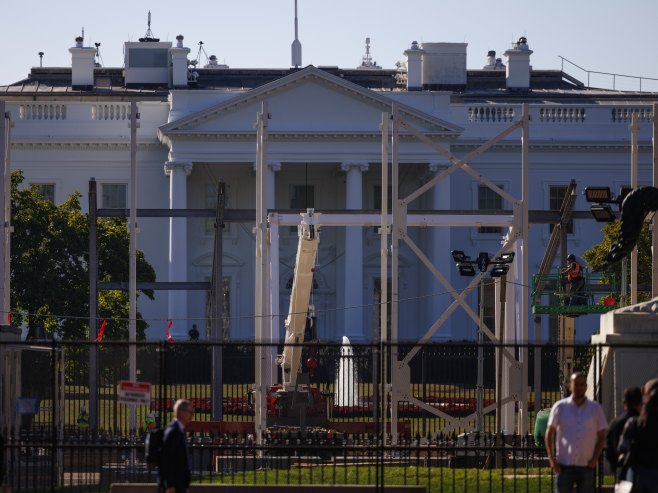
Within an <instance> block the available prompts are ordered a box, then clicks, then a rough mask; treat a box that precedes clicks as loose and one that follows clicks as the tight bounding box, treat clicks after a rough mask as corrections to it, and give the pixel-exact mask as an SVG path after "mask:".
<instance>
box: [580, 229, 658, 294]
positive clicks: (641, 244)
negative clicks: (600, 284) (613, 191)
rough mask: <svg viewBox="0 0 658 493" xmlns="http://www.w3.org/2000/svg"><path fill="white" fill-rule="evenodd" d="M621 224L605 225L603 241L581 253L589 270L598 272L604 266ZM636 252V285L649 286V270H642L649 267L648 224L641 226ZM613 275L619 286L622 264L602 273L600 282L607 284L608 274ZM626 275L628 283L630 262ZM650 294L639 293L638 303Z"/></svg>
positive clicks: (649, 242)
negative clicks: (644, 266)
mask: <svg viewBox="0 0 658 493" xmlns="http://www.w3.org/2000/svg"><path fill="white" fill-rule="evenodd" d="M620 227H621V223H620V222H619V221H614V222H611V223H607V224H606V225H605V226H604V227H603V229H601V231H602V232H603V233H604V235H605V236H604V237H603V240H602V241H601V243H599V244H598V245H594V246H593V247H592V248H590V249H589V250H587V251H586V252H585V253H583V258H584V259H585V260H586V261H587V263H588V264H589V266H590V268H591V269H592V270H594V271H598V270H600V269H601V267H602V266H603V264H604V259H605V256H606V254H607V253H608V250H609V249H610V248H611V247H612V246H613V245H614V243H615V241H616V239H617V236H618V235H619V229H620ZM637 251H638V260H637V263H638V266H639V267H638V269H637V278H638V281H637V282H638V284H649V285H650V284H651V269H644V268H642V266H643V265H651V228H650V225H649V224H648V223H645V224H644V225H643V226H642V233H641V234H640V238H639V240H638V242H637ZM611 273H614V275H615V278H616V280H617V286H621V279H622V277H621V275H622V262H618V263H617V264H615V265H614V266H613V267H612V269H611V270H608V271H606V272H604V274H607V276H606V275H604V276H603V277H602V280H603V281H604V282H609V281H610V278H611V276H610V275H609V274H611ZM626 275H627V279H628V282H630V279H631V266H630V262H627V266H626ZM650 295H651V293H645V292H639V293H638V301H646V300H648V299H649V298H650Z"/></svg>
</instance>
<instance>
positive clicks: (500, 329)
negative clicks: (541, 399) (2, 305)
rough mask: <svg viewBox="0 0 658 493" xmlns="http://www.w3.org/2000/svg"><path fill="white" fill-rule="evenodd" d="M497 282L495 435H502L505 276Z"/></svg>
mask: <svg viewBox="0 0 658 493" xmlns="http://www.w3.org/2000/svg"><path fill="white" fill-rule="evenodd" d="M499 279H500V280H499V282H498V300H499V301H500V304H499V307H500V308H499V312H498V326H497V327H496V329H497V331H496V337H497V338H498V346H497V347H496V433H499V434H501V435H502V433H503V419H502V418H503V415H502V412H503V405H502V400H503V348H504V346H503V341H504V333H505V302H506V300H507V275H506V274H505V275H502V276H500V278H499Z"/></svg>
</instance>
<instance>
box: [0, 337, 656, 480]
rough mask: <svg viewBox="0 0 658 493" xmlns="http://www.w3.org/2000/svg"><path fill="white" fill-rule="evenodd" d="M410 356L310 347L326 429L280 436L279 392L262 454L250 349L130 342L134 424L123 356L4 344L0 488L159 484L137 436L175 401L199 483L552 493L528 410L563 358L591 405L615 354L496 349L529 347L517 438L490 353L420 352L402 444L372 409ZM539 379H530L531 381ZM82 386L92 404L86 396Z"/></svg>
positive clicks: (65, 346) (104, 348) (399, 349)
mask: <svg viewBox="0 0 658 493" xmlns="http://www.w3.org/2000/svg"><path fill="white" fill-rule="evenodd" d="M280 349H281V348H276V350H274V348H273V350H272V351H271V352H270V353H268V354H271V355H274V354H276V353H277V352H278V351H279V350H280ZM411 349H412V346H408V345H399V346H394V347H391V346H387V347H382V346H380V345H354V346H351V347H350V348H349V351H345V347H341V346H340V345H336V344H309V345H307V346H305V347H304V351H303V357H302V360H303V365H302V371H303V372H304V373H305V374H306V377H305V381H306V380H307V381H308V382H309V386H310V387H312V388H314V389H317V392H315V393H313V396H315V397H316V398H320V397H318V396H321V398H322V399H323V400H324V401H323V404H322V406H315V407H314V408H313V410H311V411H308V412H309V413H312V412H316V411H317V409H321V410H322V411H321V412H322V423H323V424H322V425H317V424H315V423H310V422H309V424H308V425H307V426H304V425H303V424H302V423H300V426H297V425H296V424H294V423H293V425H290V423H289V422H288V423H287V424H286V426H278V425H277V423H276V421H277V420H276V415H277V413H279V412H280V407H279V406H278V404H277V401H276V399H275V395H274V394H268V399H267V400H268V424H271V426H270V427H268V430H267V432H266V433H265V434H264V435H263V440H262V442H261V443H257V440H256V439H255V437H254V405H253V399H252V398H251V391H252V390H253V387H254V381H255V372H254V368H255V365H254V361H255V352H256V346H255V345H254V344H253V343H227V344H223V345H214V346H213V345H209V344H205V343H203V342H198V343H176V344H168V343H164V342H161V343H138V344H137V345H136V369H137V380H138V381H141V382H149V383H151V384H152V389H151V400H150V404H149V405H137V406H136V407H135V418H134V425H135V426H134V427H132V426H131V418H130V408H129V406H128V405H125V404H122V403H121V398H120V392H119V386H120V382H121V381H123V380H127V379H128V375H129V361H128V359H129V346H128V345H127V344H125V343H112V342H109V343H104V344H89V343H82V342H55V341H50V342H45V343H43V344H34V343H33V344H31V345H27V344H22V343H2V345H1V346H0V350H1V351H2V354H3V355H4V357H5V365H4V367H3V368H4V374H3V375H2V378H3V391H2V410H3V418H2V423H1V426H2V428H1V432H0V435H1V437H0V444H2V447H1V450H2V455H1V457H0V459H1V461H0V463H1V464H2V466H3V467H2V470H1V471H0V484H1V481H2V479H1V477H2V476H4V482H5V483H6V484H7V485H9V486H10V487H11V488H12V489H13V490H14V491H107V490H108V486H109V484H111V483H113V482H154V481H155V480H156V472H155V471H153V470H151V469H149V468H148V467H147V466H146V463H145V460H144V437H145V434H146V432H147V430H148V429H150V428H153V427H157V426H162V425H164V424H165V423H166V422H168V421H169V420H171V419H172V417H173V409H172V408H173V403H174V402H175V400H176V399H178V398H186V399H189V400H191V401H192V402H193V403H194V406H195V423H193V425H194V426H191V427H190V429H191V430H192V432H191V433H189V446H190V452H191V457H192V469H193V473H194V482H198V483H209V482H210V483H214V482H216V483H231V484H233V483H234V484H249V483H258V484H263V483H264V484H315V483H317V484H327V483H329V484H336V485H340V484H371V485H373V487H377V486H381V485H383V484H412V485H415V484H420V485H426V486H427V487H428V489H429V491H465V490H475V491H504V490H505V489H512V490H514V491H552V489H553V478H552V475H551V473H550V469H549V468H548V464H547V461H546V455H545V452H544V448H543V446H542V444H541V443H539V442H538V440H539V441H540V440H541V436H540V435H541V433H539V435H538V437H536V436H534V435H537V433H536V432H539V431H541V430H540V429H539V428H540V427H541V426H545V421H544V424H543V425H541V424H538V425H537V427H536V426H535V423H536V422H537V423H540V420H538V419H536V414H535V409H542V408H547V407H550V406H551V405H552V404H553V403H554V402H555V401H556V400H558V399H559V398H560V397H561V396H562V393H563V392H564V389H563V386H562V382H563V381H564V375H562V374H561V372H562V369H563V368H564V365H563V364H564V358H565V357H568V358H569V359H570V361H571V362H572V366H571V368H573V369H574V370H581V371H584V372H585V373H588V374H589V376H590V382H591V385H593V386H594V388H595V390H596V392H595V397H596V398H597V399H603V392H605V390H604V388H605V386H604V385H601V378H602V375H603V377H605V365H604V362H605V358H606V354H607V353H606V351H607V350H608V349H610V348H609V347H608V346H591V345H576V346H573V347H564V346H562V347H558V346H548V345H542V346H541V347H540V346H537V347H534V346H527V347H522V346H507V347H506V348H505V349H506V351H507V352H508V353H509V354H512V355H515V356H519V355H520V353H522V352H524V351H525V350H526V349H527V364H526V367H527V369H528V372H527V375H528V379H527V382H523V384H525V385H527V388H529V389H530V391H529V392H528V394H527V404H526V407H525V410H527V414H526V416H527V419H528V429H527V434H525V435H519V434H518V432H519V430H520V428H519V425H518V416H519V415H520V414H519V411H520V410H523V408H524V406H523V404H521V403H516V404H512V408H511V412H512V414H513V415H514V416H513V418H512V423H513V424H512V426H513V428H512V429H508V430H506V433H504V434H501V433H500V431H501V429H499V428H497V425H496V412H497V410H498V408H497V406H495V403H496V399H497V398H498V397H500V395H499V394H497V393H496V375H497V372H496V365H497V361H499V360H498V358H497V357H496V356H497V351H500V350H501V348H500V347H498V348H497V347H496V346H494V345H484V346H483V347H482V348H481V350H479V349H480V348H478V346H477V345H476V344H472V343H463V344H452V343H450V344H427V345H425V346H423V347H422V348H421V349H420V351H419V352H418V353H417V354H416V356H415V357H414V358H413V359H411V361H410V364H409V370H410V371H409V382H410V385H409V388H408V389H407V391H408V392H407V393H408V395H409V396H410V398H409V399H408V400H402V401H400V402H399V403H398V406H397V416H398V420H399V425H398V428H397V430H398V434H397V435H396V434H392V433H390V428H386V427H385V426H383V425H384V424H385V423H386V422H389V423H390V419H391V408H390V401H388V402H387V403H384V404H382V403H381V400H379V399H378V395H380V390H379V389H381V382H382V379H383V378H386V379H387V380H388V379H389V378H390V374H391V370H390V355H391V352H392V351H393V350H394V351H395V352H396V353H397V354H398V358H399V359H402V358H403V357H404V356H405V355H406V354H407V353H408V351H410V350H411ZM625 349H633V348H632V347H629V346H625ZM637 349H638V350H646V349H647V348H646V346H642V348H637ZM656 349H658V346H657V347H656ZM565 350H566V351H565ZM92 351H93V352H95V353H96V361H97V365H96V372H95V379H94V378H93V376H92V377H91V378H90V363H89V362H90V353H91V352H92ZM217 351H221V361H222V365H221V367H222V372H221V380H220V379H218V378H217V374H216V375H215V378H213V352H215V354H214V356H216V355H217V353H216V352H217ZM565 355H566V356H565ZM539 358H541V360H540V361H538V364H537V365H535V362H536V360H537V359H539ZM12 365H13V366H12ZM92 368H93V366H92ZM382 368H385V369H386V374H387V375H386V377H384V375H383V373H382ZM480 368H481V371H479V369H480ZM535 368H538V369H539V371H540V374H537V375H535ZM92 373H94V372H93V371H92ZM479 375H481V377H480V378H478V377H479ZM639 375H640V374H638V380H640V379H641V377H640V376H639ZM279 381H280V379H279ZM636 383H637V384H638V385H639V384H641V383H642V382H641V381H638V382H636ZM213 385H215V386H216V385H221V388H222V392H221V394H222V402H221V406H219V407H218V406H213V404H214V403H213V402H212V400H213V391H212V387H213ZM90 388H92V389H96V391H95V393H93V394H91V395H90V390H89V389H90ZM273 390H274V389H273ZM215 395H216V393H215ZM416 399H417V400H418V401H421V402H422V403H423V404H420V403H419V402H417V401H416ZM535 401H538V403H539V404H538V405H535ZM94 408H95V415H91V414H92V413H91V410H92V409H94ZM217 409H219V413H220V414H221V416H219V417H218V416H217V412H218V411H217ZM309 409H311V408H310V407H309ZM213 410H214V411H213ZM434 410H436V411H438V412H434ZM213 412H214V414H215V415H213ZM507 412H508V413H509V412H510V407H509V404H508V406H507ZM608 417H609V418H610V419H611V418H612V417H613V416H608ZM459 419H461V421H458V420H459ZM476 422H479V425H477V426H476ZM478 427H479V429H478ZM474 429H477V431H474ZM604 472H605V470H604V468H603V467H601V468H600V474H599V483H600V484H602V483H603V481H604V480H605V481H612V477H611V476H608V475H605V474H604ZM462 486H463V487H462Z"/></svg>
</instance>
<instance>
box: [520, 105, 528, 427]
mask: <svg viewBox="0 0 658 493" xmlns="http://www.w3.org/2000/svg"><path fill="white" fill-rule="evenodd" d="M521 128H522V130H523V133H522V136H521V145H522V154H521V229H522V231H521V238H522V240H521V241H522V243H521V247H522V249H521V252H522V256H521V259H520V268H521V269H520V270H521V272H519V281H520V282H521V285H522V286H529V285H530V282H529V279H528V253H529V252H528V227H529V221H528V201H529V198H530V195H529V192H530V188H529V183H530V178H529V162H528V160H529V154H530V135H529V131H530V113H529V109H528V103H524V104H523V124H522V127H521ZM520 297H521V299H520V300H519V301H520V303H519V315H520V317H519V318H520V324H521V337H520V341H519V342H520V343H521V348H520V350H519V360H520V363H521V392H520V399H519V400H520V401H521V402H520V404H519V433H520V434H521V435H525V434H527V433H528V395H527V392H528V346H527V344H528V303H529V301H530V296H529V290H528V289H527V288H524V289H521V292H520Z"/></svg>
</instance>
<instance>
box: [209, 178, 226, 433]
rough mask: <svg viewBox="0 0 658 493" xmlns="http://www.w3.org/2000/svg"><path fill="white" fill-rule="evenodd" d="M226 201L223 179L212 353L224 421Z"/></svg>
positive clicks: (216, 409)
mask: <svg viewBox="0 0 658 493" xmlns="http://www.w3.org/2000/svg"><path fill="white" fill-rule="evenodd" d="M225 202H226V187H225V184H224V180H223V179H222V178H220V179H219V182H218V183H217V205H216V208H215V248H214V252H215V253H214V258H213V286H214V287H215V292H214V293H213V294H214V297H215V299H214V300H212V302H211V306H212V307H213V310H212V314H211V316H212V319H211V320H210V329H211V336H210V339H211V343H212V348H211V353H212V410H211V411H212V413H211V414H212V420H213V421H221V419H222V410H223V409H222V402H223V400H224V395H223V394H224V378H223V368H222V365H223V356H224V345H223V344H224V342H225V341H224V320H223V319H224V274H223V266H222V262H223V257H224V239H223V234H224V205H225Z"/></svg>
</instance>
